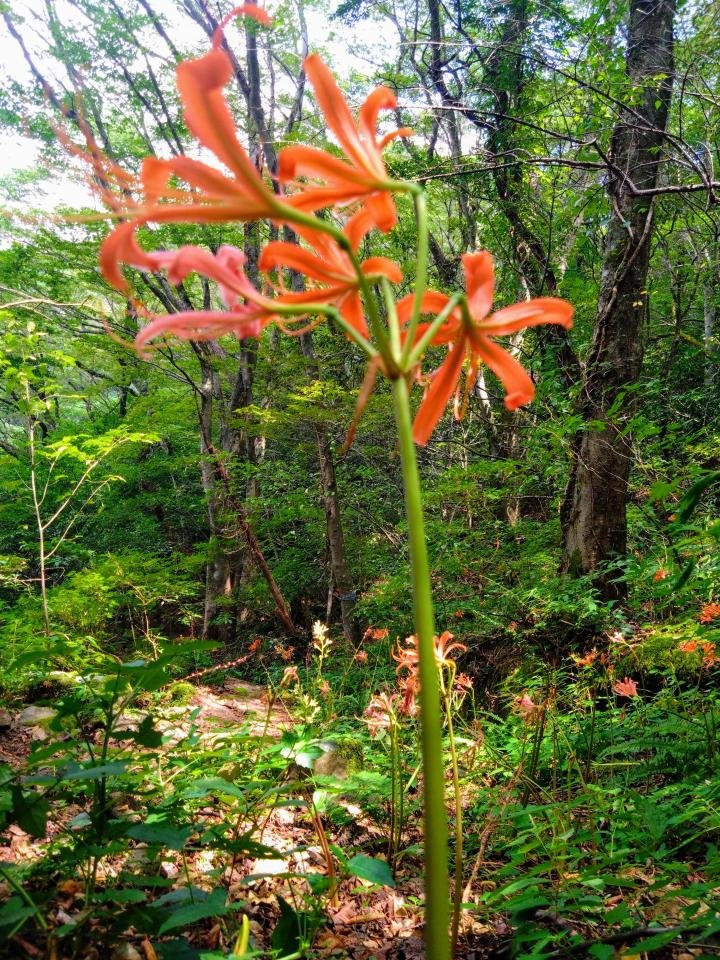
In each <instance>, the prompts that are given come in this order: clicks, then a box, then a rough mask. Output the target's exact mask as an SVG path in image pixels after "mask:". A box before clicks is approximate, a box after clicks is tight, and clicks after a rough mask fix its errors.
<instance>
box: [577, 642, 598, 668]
mask: <svg viewBox="0 0 720 960" xmlns="http://www.w3.org/2000/svg"><path fill="white" fill-rule="evenodd" d="M598 656H599V654H598V651H597V649H596V648H595V647H593V649H592V650H591V651H590V652H589V653H586V654H585V656H584V657H579V656H577V654H575V653H573V654H572V659H573V660H574V662H575V664H576V665H577V666H578V667H590V666H592V664H593V663H595V661H596V660H597V658H598Z"/></svg>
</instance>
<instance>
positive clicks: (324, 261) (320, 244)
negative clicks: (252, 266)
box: [259, 218, 402, 336]
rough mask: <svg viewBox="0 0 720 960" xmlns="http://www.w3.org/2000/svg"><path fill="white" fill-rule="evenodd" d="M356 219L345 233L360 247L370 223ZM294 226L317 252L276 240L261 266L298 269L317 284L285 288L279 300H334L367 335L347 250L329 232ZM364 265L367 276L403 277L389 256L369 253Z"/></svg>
mask: <svg viewBox="0 0 720 960" xmlns="http://www.w3.org/2000/svg"><path fill="white" fill-rule="evenodd" d="M353 220H354V221H355V222H354V223H352V222H351V223H349V224H348V225H347V227H346V230H345V233H346V236H348V239H349V240H350V242H351V244H352V248H353V250H357V248H358V247H359V246H360V242H361V240H362V238H363V236H364V235H365V233H367V231H368V229H369V228H370V226H371V224H370V223H369V222H367V221H366V222H364V223H361V222H360V221H359V220H358V219H357V218H353ZM294 229H295V232H296V233H298V234H299V235H300V236H301V237H302V238H303V240H305V241H306V242H307V243H308V244H310V246H312V247H313V248H314V252H310V251H309V250H305V249H304V248H303V247H300V246H298V244H296V243H287V242H285V241H280V240H276V241H273V242H271V243H268V244H267V245H266V246H265V247H264V248H263V250H262V253H261V254H260V261H259V266H260V269H261V270H265V271H267V270H272V269H274V268H277V267H284V268H286V269H289V270H295V271H297V272H298V273H302V274H304V275H305V276H306V277H308V278H309V279H310V280H312V281H315V282H316V283H317V284H318V286H313V287H312V289H310V290H302V291H297V292H289V293H288V292H286V291H284V290H283V292H282V294H281V295H280V296H279V297H278V300H280V301H281V302H282V303H296V304H300V303H334V304H336V305H337V307H338V309H339V310H340V312H341V314H342V315H343V317H344V319H345V320H346V321H347V323H349V324H350V326H351V327H353V328H354V329H355V330H357V331H358V333H361V334H363V336H365V335H367V332H368V330H367V324H366V322H365V317H364V315H363V309H362V301H361V299H360V293H359V290H358V278H357V275H356V273H355V270H354V268H353V265H352V262H351V260H350V257H349V256H348V254H347V253H346V252H345V251H344V250H342V249H341V248H340V246H339V245H338V244H337V242H336V241H335V240H334V239H333V238H332V237H330V236H328V235H327V234H326V233H321V232H320V231H317V230H310V229H305V228H303V227H297V226H296V227H295V228H294ZM361 266H362V271H363V273H364V274H365V275H366V276H369V277H373V276H384V277H387V278H388V280H391V281H392V282H393V283H400V282H401V281H402V272H401V270H400V267H399V266H398V265H397V264H396V263H393V261H392V260H388V259H387V258H386V257H370V258H369V259H368V260H365V261H364V262H363V263H362V265H361Z"/></svg>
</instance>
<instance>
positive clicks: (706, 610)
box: [698, 603, 720, 623]
mask: <svg viewBox="0 0 720 960" xmlns="http://www.w3.org/2000/svg"><path fill="white" fill-rule="evenodd" d="M719 617H720V603H706V604H705V606H704V607H703V608H702V610H701V611H700V615H699V616H698V620H699V621H700V623H712V622H713V620H717V619H718V618H719Z"/></svg>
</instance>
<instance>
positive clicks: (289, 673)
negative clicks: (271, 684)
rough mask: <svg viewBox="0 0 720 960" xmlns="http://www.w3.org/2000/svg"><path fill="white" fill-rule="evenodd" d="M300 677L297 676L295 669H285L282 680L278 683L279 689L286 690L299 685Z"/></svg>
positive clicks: (296, 669)
mask: <svg viewBox="0 0 720 960" xmlns="http://www.w3.org/2000/svg"><path fill="white" fill-rule="evenodd" d="M299 683H300V675H299V674H298V668H297V667H285V669H284V670H283V675H282V680H281V681H280V689H281V690H286V689H287V688H288V687H289V686H290V685H291V684H296V685H299Z"/></svg>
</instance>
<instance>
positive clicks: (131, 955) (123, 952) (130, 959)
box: [110, 943, 143, 960]
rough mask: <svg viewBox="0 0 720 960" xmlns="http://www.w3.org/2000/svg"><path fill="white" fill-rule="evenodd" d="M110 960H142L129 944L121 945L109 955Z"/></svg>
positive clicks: (140, 955)
mask: <svg viewBox="0 0 720 960" xmlns="http://www.w3.org/2000/svg"><path fill="white" fill-rule="evenodd" d="M110 960H143V958H142V954H140V953H139V952H138V951H137V950H136V949H135V947H134V946H133V945H132V944H131V943H121V944H120V946H118V947H115V949H114V950H113V952H112V953H111V954H110Z"/></svg>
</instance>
